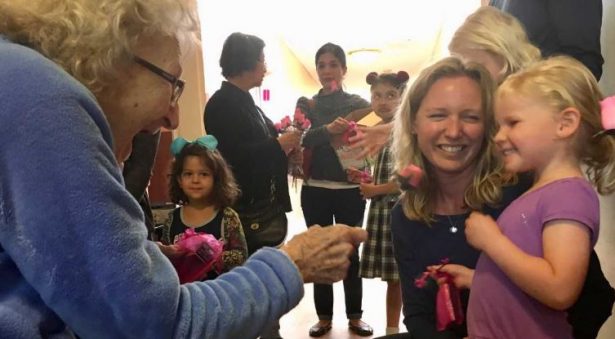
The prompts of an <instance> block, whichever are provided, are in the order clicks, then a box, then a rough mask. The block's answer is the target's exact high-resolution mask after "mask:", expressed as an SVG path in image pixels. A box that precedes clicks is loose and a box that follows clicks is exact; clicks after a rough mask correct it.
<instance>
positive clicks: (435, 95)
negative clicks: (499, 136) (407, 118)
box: [412, 76, 485, 176]
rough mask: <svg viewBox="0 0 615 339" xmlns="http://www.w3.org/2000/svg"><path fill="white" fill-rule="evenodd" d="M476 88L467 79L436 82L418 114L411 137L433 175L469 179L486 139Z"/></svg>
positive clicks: (479, 96) (448, 78)
mask: <svg viewBox="0 0 615 339" xmlns="http://www.w3.org/2000/svg"><path fill="white" fill-rule="evenodd" d="M484 120H485V119H484V112H483V111H482V99H481V91H480V88H479V85H478V83H477V82H476V81H474V80H472V79H471V78H469V77H466V76H456V77H447V78H441V79H440V80H438V81H436V82H435V83H434V84H433V85H432V86H431V88H430V89H429V91H428V92H427V94H426V96H425V98H424V99H423V101H422V102H421V105H420V107H419V109H418V111H417V114H416V118H415V120H414V121H413V123H412V125H413V128H412V129H413V133H415V134H416V136H417V143H418V147H419V149H420V150H421V153H422V154H423V156H424V157H425V158H426V159H427V161H428V162H429V163H430V164H431V166H432V167H433V168H434V170H435V175H436V176H440V175H457V174H462V173H467V174H468V175H472V174H473V173H472V172H473V170H474V167H475V165H476V159H477V157H478V155H479V152H480V150H481V148H482V146H483V142H484V138H485V121H484Z"/></svg>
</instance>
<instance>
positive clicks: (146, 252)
mask: <svg viewBox="0 0 615 339" xmlns="http://www.w3.org/2000/svg"><path fill="white" fill-rule="evenodd" d="M193 6H194V4H187V3H185V2H184V1H181V0H148V1H145V0H97V1H94V0H1V1H0V78H2V80H3V81H2V83H0V102H2V105H0V142H1V143H2V147H0V172H1V173H2V175H1V176H0V276H1V277H2V279H0V334H1V335H0V336H2V337H9V338H73V337H74V336H75V334H76V335H78V336H80V337H84V338H239V337H242V338H246V337H255V336H256V335H257V334H258V333H259V332H260V331H261V330H262V329H263V328H264V327H265V326H267V325H269V323H271V322H273V321H274V320H276V319H278V318H279V317H280V316H281V315H282V314H284V313H285V312H287V311H289V310H290V309H291V308H292V307H294V306H295V305H296V304H297V303H298V302H299V300H300V299H301V297H302V296H303V283H304V282H324V283H326V282H334V281H337V280H340V279H342V278H343V277H344V275H345V273H346V271H347V268H348V265H349V260H348V257H349V255H350V254H351V253H352V252H353V251H354V248H355V247H356V246H357V245H358V243H359V242H361V241H362V240H364V239H365V237H366V234H365V232H364V231H362V230H360V229H354V228H352V229H351V228H349V227H346V226H334V227H329V228H327V229H321V228H318V227H316V228H313V229H310V230H309V231H307V232H305V233H303V234H301V235H298V236H296V237H295V238H293V239H292V240H290V242H288V243H287V244H285V245H284V246H283V247H282V248H281V249H280V250H277V249H272V248H265V249H262V250H260V251H259V252H257V253H255V254H254V256H253V257H252V258H251V259H250V260H248V261H247V262H246V264H245V266H243V267H239V268H236V269H234V270H232V271H231V272H229V273H226V274H224V275H222V276H220V277H218V278H217V279H215V280H213V281H207V282H196V283H190V284H185V285H180V284H179V281H178V278H177V274H176V273H175V271H174V269H173V266H172V265H171V263H170V261H169V260H168V259H167V258H166V257H165V255H164V254H163V252H162V251H161V249H160V248H159V247H158V246H157V245H156V244H155V243H153V242H150V241H148V240H147V239H146V234H147V232H146V228H145V224H144V218H143V213H142V211H141V210H140V208H139V206H138V205H137V202H136V201H135V200H134V199H133V198H132V197H131V195H130V194H129V193H128V191H127V190H126V189H125V187H124V182H123V180H122V174H121V170H120V167H119V166H118V164H119V163H120V162H122V161H123V160H124V159H126V157H127V156H128V155H129V154H130V149H131V140H132V138H133V137H134V135H135V134H136V133H138V132H141V131H148V132H151V133H154V132H156V131H158V130H159V129H160V128H161V127H165V128H170V129H173V128H175V127H177V125H178V113H179V111H178V106H177V100H178V99H179V97H180V95H181V94H182V90H183V88H184V82H183V81H182V80H180V77H181V72H182V68H181V64H180V54H181V50H182V48H180V47H181V46H185V44H187V43H189V41H190V36H191V35H192V33H193V32H194V30H195V29H196V27H197V23H196V19H195V15H194V10H193ZM165 250H166V252H167V254H172V253H171V251H169V250H170V249H169V248H166V249H165ZM323 263H325V265H323Z"/></svg>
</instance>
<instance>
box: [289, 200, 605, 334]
mask: <svg viewBox="0 0 615 339" xmlns="http://www.w3.org/2000/svg"><path fill="white" fill-rule="evenodd" d="M291 192H292V194H291V196H292V199H293V212H292V213H289V215H288V216H289V225H290V228H289V231H290V233H289V236H292V234H296V233H299V232H301V231H303V230H305V222H304V220H303V216H302V214H301V206H300V203H299V194H298V192H296V191H295V190H294V189H293V188H291ZM613 207H615V194H614V195H611V196H607V197H602V199H601V210H602V213H601V233H600V240H599V241H598V245H597V247H596V250H597V252H598V255H599V257H600V261H601V263H602V268H603V270H604V273H605V275H606V276H607V278H608V279H609V281H610V282H611V285H615V209H614V208H613ZM385 292H386V284H385V283H384V282H382V281H380V280H375V279H364V280H363V310H364V313H363V320H365V321H366V322H367V323H368V324H370V325H372V327H373V328H374V337H378V336H381V335H384V330H385V326H386V321H385V305H384V298H385ZM334 295H335V304H334V316H333V329H332V330H331V332H329V333H328V334H327V335H326V336H323V337H322V338H335V339H356V338H361V337H359V336H356V335H353V334H352V333H350V332H349V331H348V327H347V320H346V316H345V311H344V289H343V287H342V284H341V283H337V284H335V285H334ZM316 321H317V317H316V311H315V310H314V301H313V294H312V285H306V286H305V296H304V298H303V300H302V301H301V302H300V303H299V305H298V306H297V307H296V308H295V309H293V310H292V311H290V312H289V313H288V314H286V315H285V316H284V317H282V319H281V322H280V323H281V334H282V336H283V337H284V338H287V339H288V338H290V339H307V338H311V337H310V336H309V335H308V330H309V328H310V326H312V325H313V324H314V323H316ZM400 327H401V328H404V327H403V324H400ZM611 338H615V319H614V318H613V317H611V318H609V320H608V321H607V322H606V323H605V324H604V326H603V327H602V330H601V331H600V334H599V336H598V339H611Z"/></svg>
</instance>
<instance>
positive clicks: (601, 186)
mask: <svg viewBox="0 0 615 339" xmlns="http://www.w3.org/2000/svg"><path fill="white" fill-rule="evenodd" d="M506 95H514V96H521V97H528V98H535V99H537V100H541V101H544V102H545V103H546V104H547V105H549V106H550V107H551V108H552V109H553V110H554V111H556V112H561V111H563V110H564V109H566V108H570V107H573V108H576V109H577V110H579V112H580V113H581V126H580V128H579V131H578V133H577V135H576V140H575V141H576V144H575V147H574V150H573V151H574V152H575V155H576V156H577V157H578V158H579V160H580V161H581V162H582V163H583V164H585V165H586V166H587V168H586V174H587V177H588V179H589V180H590V181H591V182H592V183H593V184H594V185H595V186H596V189H597V190H598V192H599V193H600V194H608V193H611V192H613V191H614V190H615V137H613V136H610V135H607V134H604V133H600V134H598V133H599V132H600V131H602V130H603V128H602V122H601V115H600V101H601V100H602V98H603V96H602V93H601V92H600V89H599V87H598V83H597V82H596V78H595V77H594V76H593V75H592V73H591V71H590V70H589V69H587V68H586V67H585V66H584V65H583V64H582V63H580V62H579V61H577V60H575V59H574V58H571V57H568V56H557V57H552V58H549V59H546V60H544V61H540V62H538V63H536V64H533V65H531V66H529V67H527V68H525V69H523V70H522V71H520V72H519V73H517V74H513V75H511V76H510V77H509V78H507V79H506V80H505V81H504V82H503V83H502V85H501V86H500V88H498V90H497V95H496V98H497V100H500V98H502V97H503V96H506ZM597 134H598V135H597Z"/></svg>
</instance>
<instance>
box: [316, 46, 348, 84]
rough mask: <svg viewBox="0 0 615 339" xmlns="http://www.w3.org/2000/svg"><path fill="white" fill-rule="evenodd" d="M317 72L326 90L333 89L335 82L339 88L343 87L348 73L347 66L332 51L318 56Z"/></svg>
mask: <svg viewBox="0 0 615 339" xmlns="http://www.w3.org/2000/svg"><path fill="white" fill-rule="evenodd" d="M316 73H318V80H319V81H320V84H321V85H322V87H323V88H324V89H325V91H326V92H329V91H331V90H332V89H334V88H332V87H334V86H333V85H332V84H333V83H335V84H336V86H337V88H341V87H342V81H343V79H344V75H345V74H346V67H343V66H342V63H341V62H340V60H339V59H338V58H336V57H335V55H333V54H332V53H329V52H325V53H323V54H321V55H320V56H319V57H318V61H317V62H316Z"/></svg>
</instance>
